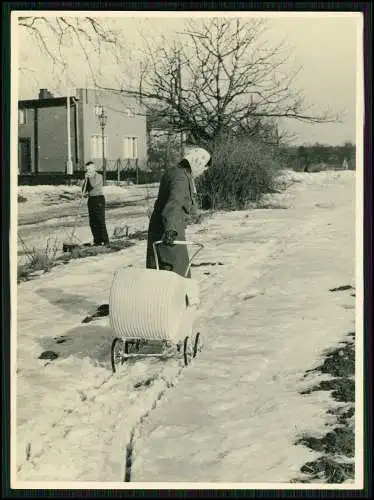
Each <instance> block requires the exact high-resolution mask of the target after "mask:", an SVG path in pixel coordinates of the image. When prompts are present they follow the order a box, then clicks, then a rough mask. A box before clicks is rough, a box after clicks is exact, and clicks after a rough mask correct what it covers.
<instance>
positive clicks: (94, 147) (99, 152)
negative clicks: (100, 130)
mask: <svg viewBox="0 0 374 500" xmlns="http://www.w3.org/2000/svg"><path fill="white" fill-rule="evenodd" d="M104 156H105V158H108V136H104ZM91 157H92V158H102V157H103V138H102V136H101V135H99V134H98V135H93V136H91Z"/></svg>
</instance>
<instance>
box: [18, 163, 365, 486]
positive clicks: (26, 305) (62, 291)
mask: <svg viewBox="0 0 374 500" xmlns="http://www.w3.org/2000/svg"><path fill="white" fill-rule="evenodd" d="M287 175H289V177H290V176H291V174H287ZM292 175H294V180H297V181H299V182H297V183H295V184H293V185H292V186H290V187H289V189H288V190H287V191H286V192H285V193H282V194H279V195H275V197H276V198H277V200H276V201H277V202H279V203H282V205H283V206H287V207H288V208H287V209H283V208H279V209H273V210H268V209H263V210H249V211H243V212H231V213H216V214H215V215H214V216H212V217H209V218H206V219H204V221H203V223H202V224H201V225H193V226H190V227H189V229H188V238H189V239H193V240H195V241H198V242H202V243H203V244H204V245H205V249H204V250H203V252H201V254H199V256H198V257H197V259H196V264H202V265H197V266H196V267H193V269H192V271H193V277H194V278H196V279H197V280H198V281H199V282H200V289H201V308H200V311H199V316H198V319H197V321H196V325H195V329H196V331H201V333H202V335H203V349H202V351H201V353H200V354H199V355H198V357H197V358H196V359H195V360H193V362H192V364H191V365H189V366H188V367H186V368H184V367H183V363H182V359H177V358H175V359H171V360H169V361H167V362H164V361H160V360H158V359H157V358H150V359H148V360H138V361H136V362H133V363H129V364H127V365H125V366H124V367H123V368H122V369H121V371H120V372H118V373H116V374H114V375H113V374H112V373H111V369H110V345H111V341H112V339H113V337H114V333H113V332H112V331H111V329H110V327H109V321H108V318H102V319H100V320H97V321H95V322H92V323H87V324H82V323H81V321H82V319H83V318H84V317H85V316H86V315H87V314H88V313H89V312H91V311H93V310H94V309H95V308H96V307H97V306H98V305H100V304H104V303H108V296H109V290H110V286H111V281H112V279H113V274H114V272H115V271H116V270H117V269H118V268H119V267H122V266H128V265H132V266H136V267H144V261H145V241H140V242H138V243H137V244H136V246H134V247H131V248H129V249H125V250H123V251H121V252H118V253H114V254H107V255H101V256H96V257H91V258H87V259H84V260H75V261H71V262H69V264H67V265H66V266H61V267H58V268H55V269H53V270H52V271H51V272H50V273H47V274H45V275H43V276H42V277H40V278H38V279H36V280H33V281H29V282H25V283H22V284H20V285H19V286H18V322H17V323H18V324H17V334H16V340H17V346H16V357H17V363H16V366H15V367H14V369H15V373H14V378H13V381H14V382H15V387H14V389H15V391H16V420H15V425H16V427H15V430H16V436H15V441H14V442H15V455H14V456H13V460H14V467H15V470H16V479H17V481H22V482H27V483H24V484H25V487H26V484H27V485H28V486H27V487H31V488H32V487H33V486H32V484H35V485H36V483H32V482H38V487H43V486H42V485H41V484H40V482H51V481H52V482H55V481H57V482H59V484H60V485H61V486H60V487H64V482H79V484H78V485H77V487H80V486H79V485H80V484H82V483H81V482H83V481H84V482H105V483H110V482H118V483H120V482H123V481H124V479H125V473H126V471H125V469H126V466H125V461H126V447H128V445H129V443H130V444H131V446H130V448H129V453H130V454H131V459H132V468H131V477H130V480H131V482H133V483H134V486H136V483H139V484H140V483H144V482H149V483H156V482H169V483H170V485H171V484H172V483H177V482H179V485H180V487H182V484H183V483H191V484H192V483H196V482H204V483H208V482H211V483H274V484H273V486H272V487H276V486H277V484H282V483H288V482H289V481H290V480H291V479H293V478H294V477H295V476H297V475H298V471H299V469H300V467H301V465H303V464H304V463H305V462H306V461H307V460H310V459H312V458H314V457H315V456H317V454H316V453H314V452H311V451H310V450H309V449H308V448H305V447H303V446H295V445H294V444H293V443H294V441H295V440H296V439H297V438H298V437H299V436H300V434H301V433H303V432H311V431H312V432H314V433H315V432H318V431H321V432H324V431H325V428H326V427H325V426H326V415H325V411H326V409H327V408H329V407H331V406H333V405H334V404H336V403H334V402H333V401H332V399H331V398H330V397H329V395H328V394H326V393H319V392H318V393H313V394H311V395H308V396H305V395H304V396H301V395H300V394H299V391H300V390H302V389H304V388H305V386H306V384H308V385H310V384H311V383H313V382H315V380H316V378H315V377H314V378H313V380H310V379H307V380H305V379H303V375H304V373H305V371H306V370H307V369H310V368H312V367H313V366H315V365H316V363H318V362H319V361H320V359H321V356H322V354H323V351H324V350H325V349H326V348H329V347H331V346H334V345H336V343H337V342H339V341H340V340H342V339H343V338H344V337H345V335H346V334H347V333H348V332H349V331H350V330H352V329H354V327H355V326H354V325H355V304H354V299H353V298H352V297H351V296H350V294H349V292H341V293H335V294H334V293H331V292H329V288H332V287H336V286H340V285H344V284H351V285H352V286H354V285H355V260H354V257H355V173H354V172H351V171H346V172H321V173H314V174H307V173H302V174H292ZM107 189H108V188H107ZM116 189H120V188H116ZM121 189H123V188H121ZM139 189H140V188H139ZM113 190H114V189H113ZM25 191H27V190H25V189H24V193H23V194H24V196H26V197H28V194H29V197H30V198H31V195H30V193H25ZM29 191H30V192H31V191H32V189H31V188H30V190H29ZM273 198H274V196H273ZM143 200H144V197H143ZM19 205H21V206H22V205H24V207H23V208H22V210H23V213H25V212H26V211H27V210H26V209H27V202H26V203H25V204H19ZM36 205H37V203H36V202H35V206H36ZM141 206H143V208H142V209H143V215H141V214H140V215H138V216H136V217H134V218H133V219H132V220H133V221H134V229H135V225H136V224H138V225H139V226H140V227H137V229H145V228H146V222H147V217H146V215H145V213H144V212H146V203H145V202H143V205H141V203H139V206H138V208H139V207H141ZM116 210H117V209H116ZM30 213H32V210H30ZM39 213H40V212H39ZM21 215H22V214H21ZM109 218H110V215H109V216H108V219H109ZM114 219H115V224H113V225H119V224H117V222H118V220H123V221H125V222H124V223H125V224H126V221H127V220H129V215H128V207H124V208H118V220H117V219H116V217H114ZM109 224H111V222H109ZM35 227H37V225H34V233H33V237H36V230H35ZM82 228H83V225H82ZM19 229H20V230H22V226H20V228H19ZM65 229H66V228H65ZM43 231H44V232H43ZM46 231H47V230H46V226H45V225H42V224H41V225H40V227H39V228H38V234H39V235H40V232H42V233H43V235H45V234H46ZM30 234H31V233H30ZM39 237H40V236H39ZM215 263H221V265H218V264H217V265H214V264H215ZM14 335H15V332H14ZM357 335H358V336H359V335H360V332H357ZM46 350H53V351H55V352H56V353H58V354H59V357H58V358H57V359H56V360H54V361H45V360H40V359H38V356H39V355H40V354H41V352H43V351H46ZM14 479H15V478H13V480H14ZM29 481H31V483H28V482H29ZM46 484H47V483H46ZM129 486H130V485H129ZM34 487H36V486H34ZM104 487H105V486H104ZM170 487H171V486H170ZM293 487H295V485H293Z"/></svg>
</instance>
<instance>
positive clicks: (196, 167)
mask: <svg viewBox="0 0 374 500" xmlns="http://www.w3.org/2000/svg"><path fill="white" fill-rule="evenodd" d="M183 160H187V161H188V163H189V164H190V167H191V171H192V177H193V178H194V179H195V178H196V177H199V175H201V174H202V173H204V172H205V170H206V169H207V168H208V166H207V163H208V161H209V160H210V154H209V153H208V151H206V150H205V149H203V148H199V147H190V148H186V154H185V155H184V157H183Z"/></svg>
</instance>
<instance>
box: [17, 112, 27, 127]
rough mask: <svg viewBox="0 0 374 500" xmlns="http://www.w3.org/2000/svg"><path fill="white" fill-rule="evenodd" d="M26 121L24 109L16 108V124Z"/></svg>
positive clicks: (22, 123)
mask: <svg viewBox="0 0 374 500" xmlns="http://www.w3.org/2000/svg"><path fill="white" fill-rule="evenodd" d="M25 123H26V111H25V110H24V109H19V110H18V124H19V125H24V124H25Z"/></svg>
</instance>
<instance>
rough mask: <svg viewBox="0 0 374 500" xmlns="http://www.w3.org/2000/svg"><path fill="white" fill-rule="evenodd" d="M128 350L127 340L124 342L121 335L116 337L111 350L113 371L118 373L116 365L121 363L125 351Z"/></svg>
mask: <svg viewBox="0 0 374 500" xmlns="http://www.w3.org/2000/svg"><path fill="white" fill-rule="evenodd" d="M126 351H127V342H124V341H123V340H122V339H120V338H119V337H116V338H115V339H114V340H113V342H112V347H111V351H110V360H111V364H112V371H113V373H116V371H117V368H116V367H117V365H118V363H120V362H121V361H122V359H123V352H125V354H127V352H126Z"/></svg>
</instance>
